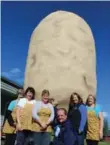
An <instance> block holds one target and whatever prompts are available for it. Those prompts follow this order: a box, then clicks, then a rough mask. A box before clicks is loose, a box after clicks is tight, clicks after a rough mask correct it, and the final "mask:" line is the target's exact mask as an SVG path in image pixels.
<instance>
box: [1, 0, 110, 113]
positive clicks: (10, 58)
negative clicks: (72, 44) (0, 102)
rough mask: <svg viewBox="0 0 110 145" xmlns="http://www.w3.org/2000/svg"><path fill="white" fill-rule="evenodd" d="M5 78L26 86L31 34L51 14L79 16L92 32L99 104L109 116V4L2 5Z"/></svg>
mask: <svg viewBox="0 0 110 145" xmlns="http://www.w3.org/2000/svg"><path fill="white" fill-rule="evenodd" d="M1 8H2V9H1V28H2V29H1V35H2V37H1V48H2V49H1V54H2V56H1V67H2V68H1V70H2V75H3V76H5V77H7V78H9V79H11V80H13V81H15V82H17V83H19V84H23V80H24V71H25V64H26V57H27V52H28V47H29V40H30V37H31V34H32V31H33V30H34V28H35V27H36V26H37V24H38V23H39V22H40V21H41V20H42V19H43V18H44V17H45V16H47V15H48V14H49V13H51V12H54V11H57V10H65V11H70V12H74V13H76V14H78V15H79V16H81V17H82V18H84V19H85V20H86V22H87V23H88V24H89V26H90V27H91V29H92V32H93V35H94V38H95V42H96V55H97V81H98V84H97V101H98V103H99V104H101V105H102V107H103V110H104V111H105V112H109V114H110V107H109V105H110V2H87V1H86V2H75V1H73V2H58V1H56V2H37V1H36V2H20V1H18V2H2V4H1Z"/></svg>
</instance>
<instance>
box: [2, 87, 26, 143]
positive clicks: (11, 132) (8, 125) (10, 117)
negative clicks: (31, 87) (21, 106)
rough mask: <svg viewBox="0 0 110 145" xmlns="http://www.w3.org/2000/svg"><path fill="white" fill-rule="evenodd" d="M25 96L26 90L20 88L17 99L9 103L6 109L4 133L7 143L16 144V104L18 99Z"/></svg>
mask: <svg viewBox="0 0 110 145" xmlns="http://www.w3.org/2000/svg"><path fill="white" fill-rule="evenodd" d="M23 97H24V90H23V89H19V90H18V93H17V99H16V100H13V101H11V102H10V103H9V105H8V109H7V110H6V118H5V121H4V125H3V133H5V135H6V139H5V145H14V143H15V140H16V124H17V122H16V106H17V103H18V101H19V100H20V99H21V98H23Z"/></svg>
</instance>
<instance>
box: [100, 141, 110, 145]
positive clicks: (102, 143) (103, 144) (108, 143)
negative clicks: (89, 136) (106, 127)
mask: <svg viewBox="0 0 110 145" xmlns="http://www.w3.org/2000/svg"><path fill="white" fill-rule="evenodd" d="M99 145H110V142H100V143H99Z"/></svg>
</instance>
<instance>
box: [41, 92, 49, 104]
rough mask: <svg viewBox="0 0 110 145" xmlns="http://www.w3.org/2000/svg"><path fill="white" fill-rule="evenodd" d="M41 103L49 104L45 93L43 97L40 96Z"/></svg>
mask: <svg viewBox="0 0 110 145" xmlns="http://www.w3.org/2000/svg"><path fill="white" fill-rule="evenodd" d="M42 101H43V102H44V103H45V104H46V103H48V102H49V95H48V94H47V93H45V94H44V95H43V96H42Z"/></svg>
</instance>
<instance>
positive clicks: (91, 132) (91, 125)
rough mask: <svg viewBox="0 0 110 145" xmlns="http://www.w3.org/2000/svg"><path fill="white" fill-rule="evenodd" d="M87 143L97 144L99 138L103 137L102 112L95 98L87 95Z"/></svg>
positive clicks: (89, 144)
mask: <svg viewBox="0 0 110 145" xmlns="http://www.w3.org/2000/svg"><path fill="white" fill-rule="evenodd" d="M86 105H87V114H88V119H87V135H86V141H87V145H98V142H99V140H100V139H101V138H102V137H103V124H104V123H103V114H102V110H101V107H100V106H99V105H98V104H96V98H95V97H94V96H93V95H89V96H88V98H87V102H86Z"/></svg>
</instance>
